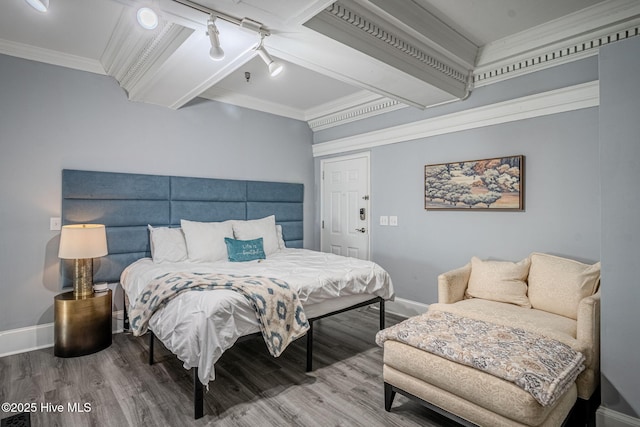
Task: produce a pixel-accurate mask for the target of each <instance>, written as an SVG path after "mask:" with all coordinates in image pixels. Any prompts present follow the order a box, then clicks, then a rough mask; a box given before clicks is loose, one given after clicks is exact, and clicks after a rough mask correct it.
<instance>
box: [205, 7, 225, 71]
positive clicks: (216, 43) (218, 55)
mask: <svg viewBox="0 0 640 427" xmlns="http://www.w3.org/2000/svg"><path fill="white" fill-rule="evenodd" d="M207 34H208V35H209V40H210V41H211V49H209V56H210V57H211V59H213V60H214V61H220V60H221V59H224V50H222V47H220V37H219V36H220V33H219V32H218V27H216V17H215V16H214V15H213V14H211V16H210V17H209V20H208V21H207Z"/></svg>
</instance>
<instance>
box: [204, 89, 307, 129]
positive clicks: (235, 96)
mask: <svg viewBox="0 0 640 427" xmlns="http://www.w3.org/2000/svg"><path fill="white" fill-rule="evenodd" d="M199 96H200V97H201V98H205V99H210V100H212V101H218V102H224V103H225V104H231V105H236V106H238V107H244V108H249V109H251V110H257V111H262V112H265V113H269V114H275V115H278V116H283V117H288V118H290V119H294V120H301V121H305V115H304V113H303V112H301V111H300V110H298V109H297V108H289V107H286V106H283V105H282V104H277V103H274V102H269V101H265V100H263V99H259V98H255V97H252V96H247V95H243V94H241V93H237V92H233V91H230V90H226V89H224V88H222V87H219V86H212V87H210V88H209V89H207V90H206V91H205V92H203V93H202V94H200V95H199Z"/></svg>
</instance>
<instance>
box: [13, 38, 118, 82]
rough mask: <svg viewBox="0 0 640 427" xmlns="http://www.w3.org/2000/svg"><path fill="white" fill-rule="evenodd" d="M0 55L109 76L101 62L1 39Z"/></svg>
mask: <svg viewBox="0 0 640 427" xmlns="http://www.w3.org/2000/svg"><path fill="white" fill-rule="evenodd" d="M0 53H3V54H5V55H9V56H15V57H18V58H23V59H29V60H31V61H38V62H44V63H45V64H52V65H58V66H61V67H67V68H73V69H75V70H80V71H88V72H90V73H95V74H102V75H105V74H107V73H106V71H105V70H104V67H103V66H102V64H101V63H100V61H97V60H94V59H89V58H85V57H83V56H78V55H72V54H69V53H64V52H59V51H57V50H51V49H44V48H41V47H37V46H32V45H29V44H24V43H18V42H14V41H10V40H5V39H0Z"/></svg>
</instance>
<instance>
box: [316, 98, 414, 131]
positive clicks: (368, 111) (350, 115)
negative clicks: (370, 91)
mask: <svg viewBox="0 0 640 427" xmlns="http://www.w3.org/2000/svg"><path fill="white" fill-rule="evenodd" d="M406 107H407V105H405V104H403V103H401V102H398V101H396V100H395V99H390V98H387V97H384V96H375V99H373V100H369V101H366V102H363V103H360V104H358V105H352V106H349V107H343V108H341V109H339V110H334V111H333V112H331V113H327V114H323V115H322V116H318V117H315V118H313V119H310V120H308V121H307V123H308V124H309V127H310V128H311V130H312V131H314V132H315V131H319V130H322V129H328V128H331V127H334V126H338V125H343V124H346V123H350V122H354V121H356V120H361V119H366V118H367V117H373V116H377V115H378V114H383V113H388V112H391V111H395V110H399V109H401V108H406Z"/></svg>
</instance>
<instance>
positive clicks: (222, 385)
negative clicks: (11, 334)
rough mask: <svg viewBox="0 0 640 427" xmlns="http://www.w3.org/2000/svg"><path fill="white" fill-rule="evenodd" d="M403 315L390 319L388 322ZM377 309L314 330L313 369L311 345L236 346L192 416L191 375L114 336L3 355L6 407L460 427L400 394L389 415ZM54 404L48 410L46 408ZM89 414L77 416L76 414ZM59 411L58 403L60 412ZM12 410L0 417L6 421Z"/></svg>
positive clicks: (161, 352)
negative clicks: (277, 349)
mask: <svg viewBox="0 0 640 427" xmlns="http://www.w3.org/2000/svg"><path fill="white" fill-rule="evenodd" d="M400 320H402V319H400V318H397V317H395V316H393V315H387V325H391V324H395V323H397V322H399V321H400ZM377 327H378V312H377V311H375V310H373V309H370V308H363V309H358V310H353V311H351V312H346V313H342V314H339V315H336V316H333V317H331V318H326V319H322V320H320V321H317V322H316V323H315V324H314V347H315V348H314V370H313V371H312V372H309V373H307V372H304V368H305V354H306V353H305V339H304V338H303V339H300V340H298V341H296V342H294V343H293V344H292V345H290V346H289V348H287V350H286V351H285V352H284V354H283V355H281V356H280V357H279V358H273V357H271V356H270V355H269V353H268V351H267V349H266V347H265V345H264V342H263V341H262V339H261V338H256V339H251V340H248V341H244V342H241V343H237V344H236V345H235V346H234V347H233V348H231V349H230V350H228V351H227V352H226V353H225V354H224V355H223V356H222V358H221V359H220V360H219V361H218V363H217V364H216V380H215V381H213V382H211V383H210V384H209V386H210V389H209V392H206V391H205V397H204V412H205V415H204V417H203V418H201V419H199V420H194V419H193V402H192V385H193V382H192V381H193V380H192V372H191V370H186V369H184V368H183V367H182V363H181V362H180V361H179V360H178V359H177V358H176V357H175V356H173V355H172V354H171V353H169V352H168V351H167V350H166V349H165V348H164V347H163V346H162V345H161V344H160V343H159V342H158V341H156V350H155V360H156V363H155V364H154V365H152V366H149V365H148V364H147V355H148V352H147V343H148V340H147V339H146V337H145V338H136V337H133V336H131V335H129V334H117V335H114V336H113V344H112V345H111V347H109V348H108V349H106V350H103V351H101V352H99V353H96V354H92V355H88V356H83V357H78V358H69V359H61V358H57V357H54V356H53V349H52V348H49V349H44V350H38V351H32V352H29V353H23V354H19V355H14V356H8V357H4V358H0V402H12V403H26V404H35V406H36V410H35V411H33V412H32V413H31V425H32V426H47V427H49V426H64V427H68V426H118V427H122V426H145V427H146V426H206V425H216V426H221V427H222V426H233V427H236V426H251V427H255V426H260V427H263V426H305V427H306V426H309V427H311V426H322V427H327V426H367V427H373V426H454V425H456V424H455V423H453V422H451V421H449V420H447V419H445V418H444V417H442V416H440V415H438V414H435V413H433V412H430V411H428V410H427V409H426V408H424V407H423V406H422V405H419V404H418V403H415V402H413V401H411V400H409V399H407V398H405V397H403V396H400V395H398V396H397V397H396V399H395V401H394V405H393V408H392V410H391V412H390V413H388V412H385V410H384V396H383V384H382V349H381V348H380V347H378V346H377V345H376V344H375V340H374V338H375V334H376V332H377ZM48 404H49V406H48V407H47V405H48ZM74 404H75V405H76V408H78V407H80V408H82V409H87V408H85V407H84V406H83V405H84V404H89V405H90V408H88V409H89V410H88V411H87V410H85V412H77V411H73V410H72V409H74V408H73V407H72V408H70V407H69V405H71V406H73V405H74ZM56 405H62V411H57V412H52V410H53V409H58V410H59V409H60V407H56ZM9 415H11V414H10V413H6V412H2V413H0V418H6V417H8V416H9Z"/></svg>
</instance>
